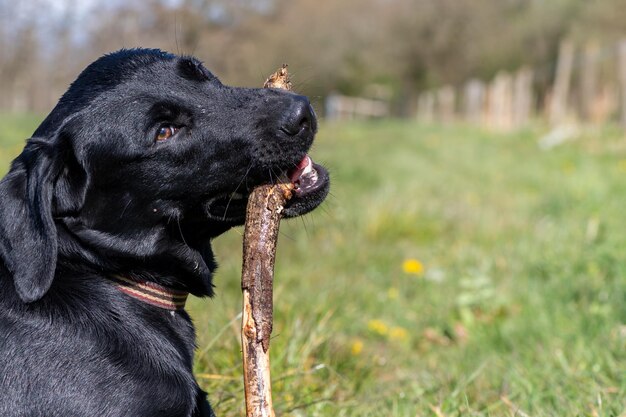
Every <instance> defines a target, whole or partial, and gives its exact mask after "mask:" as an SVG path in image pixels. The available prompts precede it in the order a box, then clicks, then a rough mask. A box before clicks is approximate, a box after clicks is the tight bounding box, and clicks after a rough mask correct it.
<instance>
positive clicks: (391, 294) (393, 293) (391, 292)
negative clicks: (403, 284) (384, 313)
mask: <svg viewBox="0 0 626 417" xmlns="http://www.w3.org/2000/svg"><path fill="white" fill-rule="evenodd" d="M399 295H400V291H398V289H397V288H396V287H391V288H389V289H388V290H387V298H389V299H390V300H395V299H397V298H398V296H399Z"/></svg>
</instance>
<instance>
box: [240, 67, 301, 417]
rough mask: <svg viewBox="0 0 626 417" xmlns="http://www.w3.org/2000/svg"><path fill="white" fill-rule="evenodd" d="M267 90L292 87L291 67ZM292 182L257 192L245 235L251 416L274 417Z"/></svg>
mask: <svg viewBox="0 0 626 417" xmlns="http://www.w3.org/2000/svg"><path fill="white" fill-rule="evenodd" d="M264 87H265V88H282V89H286V90H290V89H291V83H290V82H289V74H288V72H287V65H283V66H282V68H280V69H279V70H278V71H276V72H275V73H274V74H272V75H271V76H270V77H269V78H268V79H267V80H266V81H265V85H264ZM292 190H293V184H291V182H290V181H289V180H288V179H287V178H286V177H284V178H282V179H281V180H279V183H278V184H267V185H261V186H259V187H256V188H255V189H254V190H252V193H251V194H250V198H249V199H248V207H247V209H246V224H245V232H244V238H243V267H242V273H241V289H242V292H243V317H242V323H241V342H242V348H243V380H244V388H245V397H246V416H247V417H274V415H275V414H274V409H273V407H272V388H271V383H270V358H269V345H270V335H271V333H272V316H273V311H272V309H273V300H272V297H273V295H272V282H273V278H274V261H275V257H276V241H277V239H278V227H279V225H280V219H281V217H282V210H283V207H284V206H285V203H286V201H287V200H288V199H289V198H291V192H292Z"/></svg>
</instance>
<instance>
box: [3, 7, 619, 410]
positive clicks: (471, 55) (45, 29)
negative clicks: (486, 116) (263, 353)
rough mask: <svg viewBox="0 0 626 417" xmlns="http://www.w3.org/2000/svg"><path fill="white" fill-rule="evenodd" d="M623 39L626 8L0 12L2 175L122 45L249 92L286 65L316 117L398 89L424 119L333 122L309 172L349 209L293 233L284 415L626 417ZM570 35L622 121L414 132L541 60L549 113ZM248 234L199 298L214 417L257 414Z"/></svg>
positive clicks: (275, 345) (278, 298) (204, 382)
mask: <svg viewBox="0 0 626 417" xmlns="http://www.w3.org/2000/svg"><path fill="white" fill-rule="evenodd" d="M624 35H626V0H602V1H589V0H337V1H326V0H256V1H253V0H108V1H105V0H29V1H21V2H19V1H13V0H0V92H1V94H0V125H2V129H0V170H1V171H2V172H6V170H7V169H8V167H9V164H10V161H11V160H12V159H13V158H14V157H15V156H16V155H17V154H18V153H19V152H20V151H21V149H22V147H23V145H24V141H25V139H26V138H28V137H29V136H30V135H31V134H32V132H33V131H34V129H35V128H36V126H37V124H38V123H39V122H40V121H41V120H42V118H43V117H44V116H45V114H47V113H48V112H49V111H50V109H51V108H52V106H53V105H54V104H55V103H56V101H57V100H58V98H59V97H60V95H61V94H62V93H63V92H64V91H65V89H66V88H67V86H68V84H69V83H70V82H71V81H72V80H73V79H75V78H76V76H77V74H78V73H79V72H80V71H81V70H82V69H83V68H84V67H85V66H86V65H87V64H88V63H90V62H91V61H93V60H94V59H96V58H97V57H98V56H100V55H102V54H103V53H106V52H110V51H113V50H117V49H119V48H122V47H126V48H130V47H136V46H143V47H158V48H162V49H165V50H169V51H172V52H178V53H183V54H194V55H196V56H198V57H199V58H201V59H202V60H203V61H204V62H205V63H206V65H207V67H208V68H210V69H211V70H212V71H213V72H214V73H215V74H216V75H217V76H218V77H220V78H221V79H222V81H223V82H225V83H227V84H235V85H245V86H260V85H261V83H262V82H263V80H264V79H265V77H266V76H267V75H268V74H269V73H271V72H272V71H273V70H274V69H275V68H276V67H277V66H278V65H280V64H281V63H283V62H287V63H289V64H290V70H291V72H292V73H293V77H294V89H295V90H296V91H298V92H301V93H304V94H307V95H309V96H310V97H311V99H312V101H313V103H314V106H315V108H316V110H318V113H319V114H323V112H322V111H320V110H321V108H323V105H324V103H325V99H326V98H327V97H328V96H329V95H330V94H332V93H338V94H343V95H346V96H373V95H376V94H378V93H377V91H379V90H382V91H385V92H387V93H386V94H387V95H388V96H387V97H385V100H387V99H388V101H389V103H391V105H392V108H393V112H392V115H394V116H402V115H404V116H410V119H412V120H408V119H409V118H408V117H407V120H398V119H393V118H389V117H380V118H378V119H377V120H352V121H346V120H342V119H339V118H338V119H336V120H328V119H327V120H323V121H322V123H321V124H320V133H319V134H318V137H317V139H316V143H315V146H314V149H313V150H312V157H313V158H314V159H315V160H316V161H317V162H320V163H322V164H324V165H326V166H327V167H329V169H330V172H331V177H332V184H333V185H332V191H331V195H330V196H329V198H328V199H327V201H326V202H325V203H324V205H323V206H322V207H320V209H319V210H316V211H315V212H314V213H312V214H311V215H307V216H305V217H302V218H300V219H294V220H291V221H287V222H284V224H283V225H282V226H281V237H280V242H279V245H278V255H277V263H276V281H275V305H274V307H275V316H274V333H273V336H272V379H273V382H272V385H273V391H274V403H275V407H276V411H277V414H278V415H283V416H287V415H288V416H292V415H293V416H302V417H304V416H340V417H341V416H363V417H365V416H376V417H379V416H392V417H396V416H398V417H400V416H402V417H405V416H406V417H415V416H435V417H442V416H446V417H448V416H522V417H524V416H593V417H602V416H607V417H608V416H611V417H626V414H625V411H626V400H625V399H626V378H625V376H626V245H625V243H624V242H625V241H626V240H625V237H624V236H625V235H624V231H625V230H626V216H624V207H626V180H625V178H626V177H625V175H626V140H625V136H624V130H623V128H622V129H619V128H617V126H616V124H615V121H616V118H615V117H613V116H615V114H616V113H617V108H618V104H617V103H618V102H620V101H621V105H622V106H621V108H622V110H623V114H626V112H624V109H626V107H624V106H625V105H626V77H625V80H623V82H622V83H621V85H622V87H625V88H624V91H623V92H619V87H618V84H619V83H618V82H617V79H618V78H619V77H617V76H616V74H615V72H616V67H617V65H615V64H616V62H618V61H619V60H618V55H619V54H617V53H616V52H617V51H618V49H617V48H615V45H616V43H617V42H618V41H620V40H621V39H623V38H624ZM564 39H569V40H571V42H572V43H573V44H575V45H576V47H577V48H578V49H579V51H578V55H577V56H578V57H579V58H575V59H577V60H579V61H580V62H584V54H583V55H581V54H580V52H581V51H582V48H580V47H585V46H586V45H590V44H591V45H593V44H595V45H596V46H598V51H599V54H600V55H602V54H605V55H607V56H608V58H610V59H604V60H602V56H600V57H596V58H594V59H595V60H596V61H595V62H597V63H598V64H602V65H597V66H592V67H593V68H596V69H595V70H594V71H596V72H597V73H600V72H603V71H606V72H612V74H608V75H607V76H602V77H600V76H598V77H597V79H596V82H595V84H596V85H595V88H592V89H591V90H592V92H593V93H594V94H591V95H592V96H594V95H595V96H594V97H595V98H596V100H595V101H594V100H588V101H591V102H595V103H596V104H597V103H600V105H599V107H601V108H603V106H604V107H606V108H609V109H610V111H605V113H610V114H611V115H612V117H608V116H607V117H598V118H596V119H593V118H589V117H587V118H579V119H578V120H576V118H570V115H569V114H570V113H576V111H575V110H570V111H569V113H568V115H566V117H564V118H563V119H562V120H561V119H559V120H557V123H551V124H552V126H550V128H551V129H553V130H552V132H551V133H550V134H549V135H547V136H546V135H545V133H546V127H547V126H546V124H545V123H541V122H540V123H538V120H539V118H538V116H539V113H537V112H535V113H533V114H531V115H530V117H529V118H528V122H527V123H525V124H523V125H521V126H520V125H512V124H511V125H509V126H508V128H507V129H502V127H500V128H497V127H498V125H495V126H492V125H490V124H489V123H482V122H481V123H476V122H468V119H466V118H465V117H462V116H461V117H459V116H455V118H453V121H452V122H450V121H449V120H448V121H446V119H445V118H437V117H431V118H429V119H428V120H427V119H426V118H419V119H418V118H416V117H414V116H415V113H414V112H413V110H412V108H413V109H414V107H415V102H416V101H417V98H418V96H421V95H424V94H428V93H429V92H430V91H433V92H437V91H439V92H441V91H442V90H444V89H445V87H444V86H452V87H454V88H455V89H457V90H458V91H462V87H463V86H464V85H465V83H466V81H468V80H470V79H475V78H476V79H480V80H483V81H487V80H492V79H494V77H495V79H496V80H494V82H493V83H492V84H491V85H493V84H498V83H497V82H495V81H497V79H498V78H502V76H501V75H500V77H498V76H496V75H497V74H498V73H500V74H502V72H503V71H505V72H506V71H508V72H511V73H512V72H514V71H517V70H518V69H519V68H520V67H523V66H526V67H530V68H532V69H533V71H534V81H533V86H532V88H533V93H534V100H535V101H536V102H537V103H535V104H536V105H535V106H533V107H534V108H536V109H539V108H541V107H545V108H547V107H548V106H547V105H545V104H544V105H540V103H539V102H541V101H545V102H546V104H547V102H548V100H547V99H546V97H547V96H549V95H550V90H551V89H552V86H553V85H554V84H555V83H554V78H555V73H556V72H557V71H556V67H557V57H558V55H559V48H560V46H559V45H562V43H561V42H562V41H563V40H564ZM624 45H626V44H624ZM581 56H582V57H583V58H582V59H580V57H581ZM580 62H577V63H576V65H574V66H575V67H577V66H578V64H580ZM623 69H626V65H623ZM581 70H582V69H581V68H575V69H574V71H573V72H574V76H573V78H574V82H573V83H572V84H573V85H574V87H576V88H578V90H576V91H574V92H573V93H572V94H570V95H571V96H573V97H570V98H568V97H565V98H563V102H567V103H568V104H569V105H570V108H571V109H575V108H576V107H575V106H572V102H575V101H576V99H577V97H578V96H582V95H583V94H582V93H581V91H583V89H581V88H580V86H581V85H584V83H582V82H581V81H580V79H582V78H584V77H578V78H579V79H577V76H576V72H577V71H581ZM594 71H591V72H590V73H594ZM596 75H598V74H596ZM600 75H602V74H600ZM594 77H595V75H594ZM594 77H590V78H592V79H595V78H594ZM509 78H510V77H509ZM564 78H566V79H568V80H569V78H571V76H568V77H564ZM568 82H569V81H568ZM591 84H594V83H591ZM379 87H380V89H379ZM442 87H444V88H442ZM489 88H491V87H489ZM372 90H374V91H372ZM573 90H575V89H574V88H573ZM595 90H598V91H595ZM605 93H606V94H605ZM485 95H486V96H488V97H487V98H486V99H485V100H483V101H484V103H479V106H482V107H489V108H495V110H498V107H500V104H501V103H502V102H504V101H498V100H493V96H494V95H493V94H491V93H487V94H485ZM438 96H444V94H438ZM496 96H497V94H496ZM563 96H567V94H563ZM603 97H609V98H610V100H609V101H613V102H614V104H613V105H611V106H608V105H604V104H602V103H604V101H603V100H604V99H603ZM592 98H593V97H592ZM598 98H599V99H598ZM459 101H461V102H462V100H459ZM509 101H510V99H509ZM412 103H413V104H412ZM431 104H432V103H431ZM435 107H436V106H435ZM509 107H511V106H509ZM509 110H510V109H509ZM481 117H482V116H481ZM416 119H417V120H416ZM592 119H593V120H592ZM572 120H574V122H572ZM625 121H626V120H624V119H622V125H623V127H626V123H624V122H625ZM568 123H574V124H575V125H576V128H575V129H573V128H568V129H565V130H563V129H562V128H561V127H562V126H561V125H562V124H568ZM485 126H486V127H487V128H485ZM492 127H496V128H492ZM546 138H547V139H546ZM241 233H242V231H241V229H240V228H237V229H235V230H232V231H230V232H228V233H226V234H225V235H224V236H222V237H220V238H219V239H216V241H215V242H214V243H215V246H214V247H215V252H216V255H217V258H218V260H219V262H220V269H219V270H218V272H217V274H216V277H215V282H216V284H217V294H218V295H217V296H216V297H214V298H213V299H211V300H200V299H193V300H190V303H189V305H188V307H189V311H190V313H191V315H192V317H193V318H194V322H195V324H196V328H197V335H198V338H197V339H198V349H197V352H196V362H195V369H194V371H195V374H196V377H197V379H198V381H199V383H200V384H201V386H202V387H203V388H205V389H206V390H207V391H208V392H209V393H210V396H209V398H210V399H211V401H212V403H213V405H214V406H215V408H216V410H217V414H218V415H220V416H241V415H243V407H242V405H243V388H242V375H241V353H240V341H239V319H240V317H239V313H240V311H241V289H240V273H241ZM2 336H3V335H1V334H0V338H1V337H2ZM1 376H2V370H0V377H1Z"/></svg>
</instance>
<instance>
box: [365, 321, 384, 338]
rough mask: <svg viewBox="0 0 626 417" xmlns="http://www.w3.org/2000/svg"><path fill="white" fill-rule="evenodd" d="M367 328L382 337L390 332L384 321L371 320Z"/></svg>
mask: <svg viewBox="0 0 626 417" xmlns="http://www.w3.org/2000/svg"><path fill="white" fill-rule="evenodd" d="M367 328H368V329H370V330H371V331H372V332H374V333H377V334H379V335H381V336H384V335H386V334H387V332H388V331H389V328H388V327H387V325H386V324H385V322H384V321H382V320H370V321H369V322H368V323H367Z"/></svg>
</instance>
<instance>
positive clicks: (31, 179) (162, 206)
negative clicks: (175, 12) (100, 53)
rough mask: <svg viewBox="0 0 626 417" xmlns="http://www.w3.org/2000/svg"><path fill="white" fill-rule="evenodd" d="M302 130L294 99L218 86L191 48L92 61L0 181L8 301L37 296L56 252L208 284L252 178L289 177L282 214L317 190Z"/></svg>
mask: <svg viewBox="0 0 626 417" xmlns="http://www.w3.org/2000/svg"><path fill="white" fill-rule="evenodd" d="M316 129H317V122H316V117H315V114H314V112H313V109H312V108H311V106H310V104H309V101H308V100H307V98H305V97H303V96H299V95H296V94H292V93H289V92H285V91H279V90H273V89H260V88H255V89H244V88H233V87H228V86H225V85H223V84H222V83H220V81H219V80H218V79H217V78H216V77H215V76H214V75H213V74H211V73H210V72H209V71H208V70H207V69H205V68H204V66H203V65H202V64H201V63H200V62H199V61H198V60H197V59H195V58H193V57H180V56H175V55H171V54H167V53H164V52H161V51H158V50H145V49H137V50H123V51H120V52H117V53H114V54H110V55H107V56H104V57H102V58H100V59H99V60H97V61H96V62H94V63H93V64H91V65H90V66H89V67H87V68H86V69H85V70H84V71H83V73H81V75H80V76H79V77H78V79H77V80H76V81H75V82H74V83H73V84H72V85H71V87H70V88H69V90H68V91H67V92H66V94H65V95H64V96H63V97H62V98H61V100H60V101H59V103H58V105H57V106H56V107H55V109H54V110H53V111H52V113H50V115H49V116H48V117H47V118H46V119H45V120H44V122H43V123H42V124H41V126H40V127H39V128H38V129H37V130H36V132H35V133H34V135H33V137H32V138H31V139H30V140H29V141H28V143H27V145H26V147H25V149H24V151H23V153H22V154H21V155H20V156H19V157H18V158H17V159H16V160H15V161H14V162H13V165H12V167H11V171H10V172H9V174H8V175H7V177H6V178H5V179H4V180H3V182H2V185H1V188H0V193H2V199H3V203H2V213H0V228H1V229H2V230H0V232H1V234H2V236H1V240H0V252H1V253H0V254H1V255H2V258H3V259H4V263H5V266H6V267H7V268H8V269H9V271H10V272H11V273H12V274H13V276H14V280H15V284H16V289H17V291H18V293H19V295H20V297H21V298H22V299H23V300H24V301H34V300H37V299H39V298H41V297H42V296H43V294H45V292H46V291H47V290H48V288H49V287H50V285H51V283H52V280H53V277H54V273H55V266H56V262H57V258H59V259H60V260H61V261H63V259H65V258H68V259H69V258H71V259H73V261H72V262H74V261H75V260H76V258H80V260H82V261H85V262H88V263H90V264H92V265H93V266H95V267H98V268H100V269H103V270H105V271H111V272H116V271H117V272H129V273H142V271H143V272H145V273H148V274H151V275H155V274H162V275H163V279H164V280H165V281H169V282H174V283H176V284H177V285H182V286H184V287H186V289H188V290H190V291H191V292H194V293H196V294H207V293H208V294H210V293H211V282H210V276H211V271H212V269H213V268H214V264H213V258H212V253H211V249H210V244H209V242H210V239H211V238H213V237H215V236H217V235H219V234H221V233H223V232H224V231H225V230H227V229H229V228H230V227H232V226H235V225H240V224H243V222H244V220H245V207H246V203H247V197H248V195H249V192H250V191H251V189H252V188H253V187H255V186H257V185H259V184H262V183H269V182H272V181H274V180H276V178H277V177H278V176H279V175H281V174H286V175H288V176H290V178H291V179H292V181H293V182H294V183H296V185H297V186H298V187H297V190H296V192H295V196H294V198H292V199H291V200H290V201H289V202H288V204H287V206H286V207H285V215H286V216H287V217H294V216H299V215H302V214H304V213H307V212H309V211H310V210H312V209H314V208H315V207H317V206H318V205H319V204H320V203H321V202H322V200H323V199H324V198H325V196H326V194H327V192H328V188H329V177H328V173H327V171H326V170H325V169H324V168H323V167H321V166H319V165H316V164H313V163H312V162H311V160H310V158H309V157H308V156H307V151H308V149H309V148H310V146H311V144H312V141H313V137H314V135H315V132H316ZM198 277H199V278H200V279H198Z"/></svg>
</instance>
